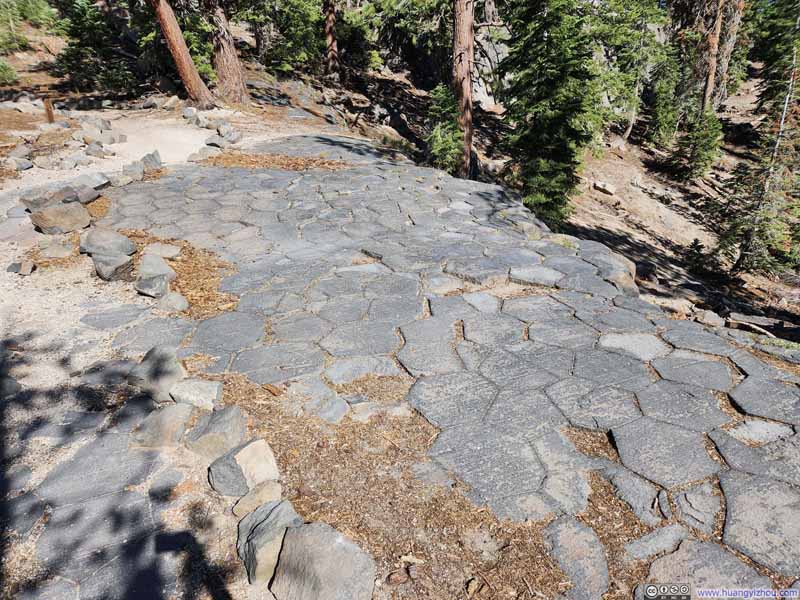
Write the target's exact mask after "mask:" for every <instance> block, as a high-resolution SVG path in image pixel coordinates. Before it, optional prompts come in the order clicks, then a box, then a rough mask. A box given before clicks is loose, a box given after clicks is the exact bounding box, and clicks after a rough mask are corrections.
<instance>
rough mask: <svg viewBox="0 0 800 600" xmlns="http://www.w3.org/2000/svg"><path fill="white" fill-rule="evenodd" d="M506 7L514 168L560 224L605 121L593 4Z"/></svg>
mask: <svg viewBox="0 0 800 600" xmlns="http://www.w3.org/2000/svg"><path fill="white" fill-rule="evenodd" d="M506 10H507V13H506V14H504V15H503V16H504V18H505V22H506V23H507V24H508V26H509V29H510V31H511V37H510V39H509V41H508V46H509V54H508V56H507V57H506V58H505V59H504V60H503V61H502V62H501V63H500V74H501V77H503V78H504V79H505V81H506V85H505V87H504V88H503V90H502V92H501V99H502V101H503V103H504V105H505V107H506V117H507V119H508V120H509V121H510V123H511V124H512V125H513V127H514V129H513V133H512V134H511V135H510V136H509V140H508V146H509V155H510V156H511V157H512V159H511V160H512V165H511V168H512V169H513V172H514V174H515V177H516V179H518V181H519V183H520V184H521V187H522V189H523V192H524V194H525V202H526V204H528V205H529V206H530V208H532V209H533V210H534V211H535V212H536V214H537V215H538V216H540V217H541V218H543V219H545V220H547V221H550V222H557V221H560V220H562V219H563V218H565V217H566V215H567V214H568V203H569V195H570V193H571V192H572V191H573V189H574V188H575V186H576V185H577V183H578V181H579V179H578V169H579V167H580V165H581V162H582V159H583V156H584V154H585V151H586V149H587V147H588V146H589V145H590V144H591V143H592V142H593V141H594V140H595V139H596V137H597V136H598V134H599V132H600V131H601V128H602V125H603V122H602V116H601V115H602V112H601V107H602V93H601V85H600V73H599V69H598V66H597V64H596V62H595V60H594V51H593V44H592V38H591V32H590V28H589V18H590V16H591V12H590V11H591V10H592V8H591V5H590V4H589V3H586V2H582V1H580V0H511V2H509V4H508V5H507V6H506Z"/></svg>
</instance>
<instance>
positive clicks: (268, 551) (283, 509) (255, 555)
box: [236, 500, 350, 599]
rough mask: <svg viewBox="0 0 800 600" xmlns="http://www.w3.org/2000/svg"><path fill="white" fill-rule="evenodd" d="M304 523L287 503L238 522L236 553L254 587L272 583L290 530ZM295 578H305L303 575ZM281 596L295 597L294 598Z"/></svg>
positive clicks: (263, 507)
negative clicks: (279, 556)
mask: <svg viewBox="0 0 800 600" xmlns="http://www.w3.org/2000/svg"><path fill="white" fill-rule="evenodd" d="M302 524H303V520H302V519H301V518H300V517H299V516H298V515H297V513H296V512H295V510H294V507H292V505H291V504H290V503H289V502H288V501H286V500H284V501H275V502H269V503H267V504H263V505H261V506H260V507H259V508H257V509H256V510H254V511H253V512H251V513H250V514H249V515H247V516H246V517H245V518H244V519H242V520H241V521H240V522H239V539H238V541H237V542H236V551H237V553H238V554H239V558H241V559H242V562H244V566H245V569H247V579H248V580H249V581H250V583H251V584H253V583H263V584H267V583H269V582H270V581H271V580H272V577H273V575H274V573H275V565H276V564H277V563H278V555H279V554H281V547H282V545H283V542H284V536H285V533H286V530H287V528H294V527H300V526H301V525H302ZM329 550H333V548H330V549H329ZM296 576H299V577H302V574H300V573H298V574H297V575H296ZM320 583H322V582H320ZM326 583H327V582H326ZM281 597H285V598H293V599H294V598H296V596H293V595H289V596H281ZM317 597H318V598H319V595H318V596H317ZM339 597H341V598H343V599H344V598H350V596H339Z"/></svg>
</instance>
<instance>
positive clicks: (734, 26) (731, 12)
mask: <svg viewBox="0 0 800 600" xmlns="http://www.w3.org/2000/svg"><path fill="white" fill-rule="evenodd" d="M745 5H746V2H745V0H735V2H733V3H732V4H729V5H728V10H727V11H726V13H727V15H726V19H725V26H724V28H723V34H722V39H721V40H720V47H719V66H718V68H717V72H718V73H719V77H718V79H719V81H718V83H717V89H716V92H715V94H714V106H715V107H717V106H719V105H720V104H722V103H723V102H724V101H725V100H726V99H727V98H728V80H729V78H730V77H729V73H728V70H729V68H730V64H731V58H732V57H733V52H734V51H735V50H736V42H737V41H738V39H739V29H740V28H741V25H742V17H743V16H744V9H745Z"/></svg>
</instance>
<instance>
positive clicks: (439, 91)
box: [425, 84, 464, 173]
mask: <svg viewBox="0 0 800 600" xmlns="http://www.w3.org/2000/svg"><path fill="white" fill-rule="evenodd" d="M431 98H432V103H431V106H430V109H429V111H430V116H431V120H432V122H433V129H432V130H431V133H430V134H429V135H428V137H426V138H425V141H426V142H427V144H428V154H429V155H430V160H431V163H432V164H433V165H434V166H435V167H436V168H438V169H442V170H444V171H447V172H448V173H455V172H456V171H457V170H458V168H459V167H460V166H461V156H462V152H463V144H464V133H463V132H462V131H461V128H460V127H459V126H458V106H457V104H456V99H455V97H454V96H453V93H452V92H451V91H450V89H449V88H448V87H447V86H446V85H443V84H439V85H437V86H436V87H435V88H434V89H433V91H432V92H431Z"/></svg>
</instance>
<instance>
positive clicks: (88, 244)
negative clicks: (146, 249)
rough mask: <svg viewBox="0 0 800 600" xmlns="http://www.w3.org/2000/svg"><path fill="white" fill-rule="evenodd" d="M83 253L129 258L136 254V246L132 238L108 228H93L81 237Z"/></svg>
mask: <svg viewBox="0 0 800 600" xmlns="http://www.w3.org/2000/svg"><path fill="white" fill-rule="evenodd" d="M80 250H81V253H83V254H105V255H119V254H123V255H126V256H129V255H131V254H133V253H134V252H136V244H134V243H133V242H132V241H131V240H130V238H128V237H126V236H124V235H122V234H121V233H118V232H116V231H114V230H113V229H108V228H106V227H92V228H91V229H90V230H89V231H88V232H87V233H86V235H84V236H81V245H80Z"/></svg>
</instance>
